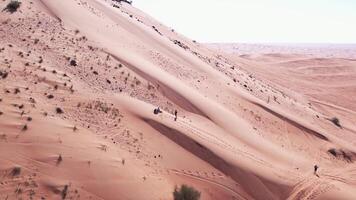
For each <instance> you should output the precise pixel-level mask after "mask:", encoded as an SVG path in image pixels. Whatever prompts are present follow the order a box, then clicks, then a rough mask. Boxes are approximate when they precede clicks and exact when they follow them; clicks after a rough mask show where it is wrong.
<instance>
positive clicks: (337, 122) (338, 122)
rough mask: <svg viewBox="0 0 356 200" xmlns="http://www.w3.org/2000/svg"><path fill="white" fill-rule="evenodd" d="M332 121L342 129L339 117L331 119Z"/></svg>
mask: <svg viewBox="0 0 356 200" xmlns="http://www.w3.org/2000/svg"><path fill="white" fill-rule="evenodd" d="M330 121H331V122H332V123H333V124H335V126H338V127H340V128H341V124H340V120H339V119H338V118H337V117H333V118H331V119H330Z"/></svg>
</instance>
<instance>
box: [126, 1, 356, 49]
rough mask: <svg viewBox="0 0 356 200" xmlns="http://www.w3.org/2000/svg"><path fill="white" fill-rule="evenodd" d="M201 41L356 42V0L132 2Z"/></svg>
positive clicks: (179, 30) (163, 21)
mask: <svg viewBox="0 0 356 200" xmlns="http://www.w3.org/2000/svg"><path fill="white" fill-rule="evenodd" d="M133 4H134V6H136V7H138V8H140V9H141V10H143V11H145V12H146V13H148V14H150V15H151V16H153V17H155V18H156V19H158V20H159V21H161V22H162V23H163V24H165V25H167V26H170V27H172V28H174V29H175V30H177V31H178V32H180V33H182V34H184V35H186V36H188V37H190V38H192V39H195V40H198V41H200V42H287V43H296V42H302V43H305V42H306V43H310V42H312V43H356V0H133Z"/></svg>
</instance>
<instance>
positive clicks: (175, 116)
mask: <svg viewBox="0 0 356 200" xmlns="http://www.w3.org/2000/svg"><path fill="white" fill-rule="evenodd" d="M177 117H178V111H177V110H175V111H174V121H177Z"/></svg>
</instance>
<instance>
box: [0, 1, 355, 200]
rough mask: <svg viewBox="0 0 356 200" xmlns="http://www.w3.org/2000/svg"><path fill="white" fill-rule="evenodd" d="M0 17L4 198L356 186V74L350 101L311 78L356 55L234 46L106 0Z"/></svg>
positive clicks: (222, 195)
mask: <svg viewBox="0 0 356 200" xmlns="http://www.w3.org/2000/svg"><path fill="white" fill-rule="evenodd" d="M6 3H7V2H1V3H0V6H1V7H5V6H6ZM113 5H115V6H113ZM0 20H1V28H0V38H1V45H0V63H1V64H0V72H1V74H0V75H1V78H0V87H1V90H0V99H1V101H0V114H1V115H0V174H1V175H0V199H20V198H22V199H41V198H43V199H172V191H173V190H174V187H175V186H179V185H181V184H187V185H190V186H193V187H194V188H196V189H197V190H199V191H200V192H201V194H202V196H201V197H202V199H355V198H356V192H355V191H354V188H355V187H356V171H355V170H356V168H355V167H356V165H355V164H354V161H355V160H356V153H355V152H356V140H355V139H356V138H355V132H356V131H355V130H356V127H355V125H354V123H353V120H355V117H356V116H355V110H354V109H353V107H352V106H350V105H351V104H352V101H351V100H350V101H349V102H348V101H347V98H348V97H350V94H352V92H351V91H354V87H353V85H352V83H353V82H351V81H350V82H349V83H350V84H349V85H348V89H345V90H341V91H340V90H335V91H338V92H339V93H338V94H339V95H338V96H341V95H344V96H345V98H343V99H345V100H343V101H342V102H344V103H342V104H335V101H337V100H338V99H337V98H336V99H335V101H328V99H325V98H324V96H323V95H322V94H321V93H318V92H315V93H313V89H312V88H310V90H307V89H305V90H301V89H299V88H303V87H304V85H303V84H307V83H309V84H310V85H314V84H316V85H320V84H321V83H319V82H318V81H316V79H315V77H314V78H312V79H309V80H308V78H307V77H305V76H302V75H301V74H303V72H304V71H305V70H309V71H310V70H311V71H312V72H313V75H314V76H318V77H319V78H318V79H317V80H320V81H328V80H325V75H324V74H327V75H328V77H331V78H332V79H334V80H335V82H333V84H332V85H333V86H334V87H338V86H340V87H344V86H345V84H346V83H344V82H342V81H341V80H344V79H343V78H340V79H338V77H337V76H333V75H332V73H334V72H333V71H332V70H336V69H335V67H331V66H334V65H336V64H335V63H337V64H338V65H340V67H341V65H342V66H343V67H341V68H340V69H341V70H343V72H342V73H341V72H340V74H339V75H340V76H341V74H342V76H347V77H353V68H352V66H353V64H354V63H353V62H354V61H353V60H340V59H334V58H328V59H330V60H327V61H325V63H323V66H324V65H327V66H330V67H328V68H325V69H324V68H321V67H322V66H317V67H315V65H313V67H312V68H308V66H304V65H305V62H307V63H311V62H312V63H314V60H315V62H319V61H320V60H318V58H304V57H303V59H305V60H302V59H300V58H299V57H301V56H300V55H298V56H299V57H298V58H296V57H297V56H296V55H294V54H293V55H292V54H291V55H288V56H279V55H277V54H271V55H265V58H263V59H259V57H246V56H245V57H240V56H236V55H231V54H229V53H225V52H223V51H217V50H214V49H209V48H207V47H206V46H204V45H203V44H199V43H196V42H193V41H191V40H189V39H188V38H185V37H184V36H181V35H179V34H178V33H176V32H174V31H172V29H171V28H168V27H166V26H164V25H162V24H160V23H159V22H157V21H155V20H154V19H153V18H151V17H150V16H148V15H147V14H145V13H143V12H142V11H140V10H138V9H136V8H134V7H132V6H130V5H128V4H125V3H122V4H117V3H115V4H114V3H113V2H111V1H104V0H76V1H74V0H73V1H49V0H33V1H28V2H27V1H26V2H23V3H22V5H21V7H20V9H19V10H18V11H17V12H15V13H13V14H10V13H8V12H1V13H0ZM276 57H277V58H276ZM313 59H314V60H313ZM325 59H326V58H325ZM320 62H324V60H321V61H320ZM346 62H349V63H346ZM300 63H303V67H304V68H303V67H301V65H302V64H300ZM346 64H347V65H348V66H344V65H346ZM264 66H273V70H269V68H268V70H266V68H264ZM294 66H296V67H294ZM314 72H315V74H314ZM276 73H281V74H282V75H279V76H276ZM317 73H320V74H317ZM290 76H293V79H289V78H288V77H290ZM296 80H302V81H300V82H301V83H300V82H296ZM339 80H340V81H339ZM295 83H298V84H295ZM299 83H300V84H299ZM324 83H325V82H324ZM325 87H327V86H325ZM286 88H290V89H286ZM315 88H318V87H315ZM327 88H329V86H328V87H327ZM315 90H317V89H315ZM311 93H312V94H313V95H309V94H311ZM350 98H351V97H350ZM157 107H160V108H161V110H162V113H160V114H158V115H155V114H154V113H153V110H154V109H155V108H157ZM175 110H177V112H178V118H177V120H176V121H175V120H174V111H175ZM334 116H336V117H338V118H339V119H340V123H341V126H342V128H340V127H338V126H336V125H335V124H333V123H332V122H331V121H330V120H329V119H331V118H332V117H334ZM315 164H317V165H319V166H320V169H319V172H318V175H319V177H317V176H315V175H314V174H313V166H314V165H315Z"/></svg>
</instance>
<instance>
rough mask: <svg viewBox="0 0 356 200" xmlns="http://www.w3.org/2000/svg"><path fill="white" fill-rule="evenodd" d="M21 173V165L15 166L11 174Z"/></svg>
mask: <svg viewBox="0 0 356 200" xmlns="http://www.w3.org/2000/svg"><path fill="white" fill-rule="evenodd" d="M20 174H21V167H14V168H13V169H12V170H11V175H12V176H18V175H20Z"/></svg>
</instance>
